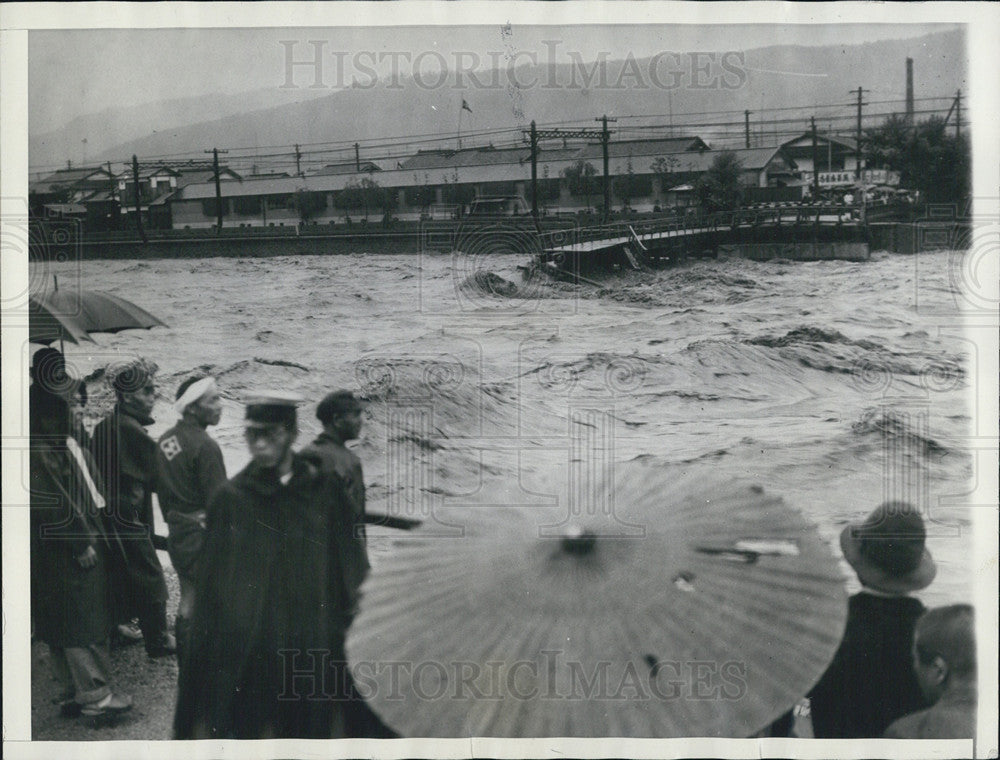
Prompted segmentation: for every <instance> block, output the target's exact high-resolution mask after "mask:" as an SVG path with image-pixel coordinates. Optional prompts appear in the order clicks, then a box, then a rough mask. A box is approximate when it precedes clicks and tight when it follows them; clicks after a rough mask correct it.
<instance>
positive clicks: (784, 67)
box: [31, 30, 968, 171]
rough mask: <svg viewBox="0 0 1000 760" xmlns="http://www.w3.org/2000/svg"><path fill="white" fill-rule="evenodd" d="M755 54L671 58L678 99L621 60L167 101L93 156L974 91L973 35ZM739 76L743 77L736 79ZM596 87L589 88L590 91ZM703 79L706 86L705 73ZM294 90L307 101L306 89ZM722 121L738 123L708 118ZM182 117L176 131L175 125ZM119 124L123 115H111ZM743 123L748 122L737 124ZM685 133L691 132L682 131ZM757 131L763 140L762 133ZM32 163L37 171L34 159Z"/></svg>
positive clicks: (713, 131)
mask: <svg viewBox="0 0 1000 760" xmlns="http://www.w3.org/2000/svg"><path fill="white" fill-rule="evenodd" d="M744 56H745V57H744V61H743V63H742V64H739V62H738V60H735V61H734V60H730V62H729V63H730V70H729V71H726V70H723V69H722V68H720V67H719V65H718V62H716V64H715V65H714V66H713V67H712V68H711V70H710V73H709V74H708V75H707V76H708V77H709V80H710V79H712V78H715V77H717V76H718V77H719V81H720V82H721V81H723V80H724V81H726V82H728V84H729V85H730V86H729V87H706V88H697V87H693V86H691V85H692V84H693V83H694V79H693V77H692V73H691V71H690V69H691V64H690V59H685V60H683V61H682V62H681V64H680V65H679V66H677V65H676V64H671V63H670V61H669V60H668V61H667V62H664V61H660V66H659V68H658V69H657V68H656V67H654V69H653V70H654V71H658V73H659V77H660V81H661V83H662V82H663V81H667V82H669V81H671V80H670V77H671V76H674V77H676V78H677V79H678V81H677V84H678V86H676V87H674V88H671V89H669V90H668V89H667V88H666V87H656V86H651V82H650V79H649V74H648V72H649V71H650V62H649V61H648V60H642V61H638V62H634V61H632V62H626V63H625V64H623V62H621V61H612V62H607V63H606V64H604V65H602V66H598V67H597V68H596V69H595V68H593V67H594V66H595V64H588V66H589V69H588V70H587V71H586V72H581V71H580V70H579V69H573V68H571V67H570V66H569V65H562V66H557V67H555V68H549V67H546V66H531V65H524V66H520V67H518V68H517V69H516V71H515V75H514V77H512V78H513V79H515V80H516V81H517V82H520V83H525V84H527V85H531V84H532V83H536V84H535V85H534V86H523V87H517V86H512V85H510V84H509V82H508V77H507V74H506V73H501V75H500V76H499V77H498V76H496V75H493V74H484V75H482V76H481V77H480V79H481V81H484V82H487V83H490V84H494V83H496V84H497V86H490V87H474V86H471V84H470V82H469V81H468V79H466V80H465V81H464V87H458V86H456V84H455V79H454V75H451V77H450V78H449V80H448V82H447V83H446V84H444V85H443V86H439V87H435V88H428V87H420V86H417V84H415V83H414V82H413V81H412V80H407V79H404V80H402V87H399V88H387V87H385V86H384V85H383V84H382V83H379V84H378V85H377V86H374V87H372V88H362V87H355V88H352V89H346V90H340V91H336V92H332V93H327V94H324V95H322V96H320V97H316V98H314V99H311V100H307V101H304V102H292V103H285V104H281V105H277V106H271V107H266V108H254V107H253V102H252V100H250V99H245V100H244V102H243V105H244V106H246V107H245V108H244V109H242V112H232V113H225V114H223V113H219V112H218V111H216V112H215V114H216V115H214V116H213V118H211V119H204V120H199V121H198V122H197V123H187V124H185V123H184V120H183V119H182V118H181V113H180V112H178V113H171V108H170V105H169V104H163V105H162V107H161V108H158V109H156V112H157V113H159V114H160V115H161V116H162V119H163V127H162V128H158V129H157V130H156V131H153V132H151V133H149V134H146V135H144V136H142V137H140V138H138V139H131V138H130V139H126V140H124V141H122V142H119V143H117V144H115V145H113V146H109V147H108V148H107V149H106V150H102V151H101V152H100V154H99V155H98V151H96V150H94V151H93V152H92V154H91V155H92V157H94V158H100V159H101V160H121V159H123V158H127V157H128V156H130V155H131V154H133V153H136V154H138V155H140V156H156V155H166V154H178V153H195V154H198V153H201V151H203V150H205V149H207V148H211V147H213V146H219V147H228V148H248V149H253V147H254V146H257V145H270V146H273V145H291V144H293V143H299V144H303V145H309V144H311V143H324V142H326V143H330V142H338V141H342V142H345V143H346V142H348V141H353V140H359V141H360V142H361V144H362V156H361V157H362V158H364V157H365V156H364V153H363V148H364V141H365V139H375V138H384V137H394V136H401V135H412V136H416V135H422V134H423V135H425V134H441V133H444V134H449V135H451V134H454V133H455V132H456V129H457V125H458V114H459V109H460V107H461V102H462V100H463V98H464V99H465V100H466V101H467V102H468V104H469V106H470V107H471V108H472V113H471V114H470V113H468V112H466V113H464V114H463V120H462V124H463V131H464V132H465V133H466V134H469V133H470V132H473V131H476V130H487V129H503V128H510V129H515V128H518V127H527V125H528V123H529V122H530V120H531V119H535V120H536V121H537V122H538V123H539V124H544V123H553V122H566V121H581V122H584V121H586V122H590V121H591V120H592V119H593V118H594V117H595V116H599V115H601V114H605V113H606V114H607V115H609V116H634V115H651V116H652V115H656V118H653V119H650V120H649V123H654V122H655V123H659V124H665V123H667V121H668V120H669V119H670V118H671V117H670V115H671V114H672V118H673V123H674V124H676V125H682V124H683V123H684V121H685V120H687V121H689V122H701V123H703V124H704V123H706V122H714V123H717V126H716V127H714V128H712V127H700V128H699V129H698V133H699V134H700V135H701V136H702V137H704V138H705V139H708V140H712V139H713V138H716V137H720V136H721V135H723V134H730V135H731V134H733V133H736V134H741V133H742V111H743V110H744V109H746V110H750V111H753V112H755V113H757V112H760V111H761V110H762V109H763V110H765V111H767V110H769V109H781V108H792V107H797V106H804V107H805V108H803V109H802V110H796V111H789V112H788V113H781V114H778V117H780V118H783V119H788V122H787V123H786V124H785V125H781V126H773V127H771V129H773V130H774V132H775V136H779V135H778V131H779V130H782V133H781V135H780V136H782V137H786V136H787V134H788V133H789V132H794V131H796V130H799V131H801V130H803V129H804V128H805V125H806V122H807V121H808V117H809V115H811V114H812V113H816V114H817V116H818V117H819V118H818V121H820V123H822V120H823V119H824V118H833V117H835V116H838V115H839V116H844V117H850V116H851V115H853V108H852V107H851V103H852V102H853V99H852V96H851V95H850V94H849V90H851V89H852V88H855V87H857V86H858V85H861V86H863V87H864V88H865V90H866V96H865V98H866V101H872V102H873V105H872V106H871V107H870V108H871V111H870V112H872V113H874V112H877V111H878V110H882V111H884V110H886V109H889V108H897V109H898V108H901V106H900V105H899V104H896V105H895V106H888V105H879V104H878V101H887V100H901V99H902V98H903V97H904V94H905V63H904V62H905V59H906V57H907V56H909V57H911V58H913V59H914V80H915V88H914V89H915V96H916V98H917V99H918V103H917V109H918V111H919V109H920V108H921V104H920V103H919V98H921V97H929V96H942V95H952V94H954V92H955V91H956V90H957V89H959V88H962V89H963V90H967V89H968V82H967V76H968V74H967V70H968V66H967V62H966V60H965V53H964V35H963V33H962V32H961V31H960V30H955V31H948V32H941V33H937V34H932V35H927V36H924V37H918V38H913V39H907V40H886V41H879V42H873V43H867V44H863V45H852V46H823V47H802V46H783V45H775V46H772V47H767V48H761V49H756V50H750V51H747V52H746V53H745V54H744ZM672 69H676V73H671V70H672ZM737 69H738V72H737V73H733V72H734V71H735V70H737ZM636 70H638V71H639V72H640V76H639V77H636V76H631V75H630V74H629V72H634V71H636ZM623 72H624V73H623ZM720 75H721V76H720ZM694 76H698V75H694ZM588 78H589V80H590V86H586V84H587V79H588ZM639 79H643V80H645V81H644V82H641V81H639ZM700 81H701V83H704V82H705V81H707V80H706V79H705V76H702V77H701V80H700ZM537 83H555V84H556V86H554V87H542V86H538V85H537ZM291 92H292V94H294V93H302V92H305V89H303V90H296V91H291ZM240 97H243V98H245V97H246V96H230V98H229V99H228V102H230V103H231V102H232V99H233V98H237V99H239V98H240ZM826 104H843V105H842V106H841V107H840V108H837V109H832V110H831V109H829V108H827V109H820V110H818V111H817V110H816V109H813V108H812V106H813V105H826ZM182 110H183V114H184V115H185V116H186V117H187V116H189V115H190V112H191V111H190V108H186V109H182ZM713 112H715V113H718V112H736V114H732V113H730V114H728V115H726V116H718V115H716V116H710V115H704V114H712V113H713ZM686 114H691V116H685V115H686ZM698 114H703V115H701V116H698ZM171 117H172V121H173V123H175V124H176V125H177V126H174V127H168V126H167V124H168V123H169V122H170V121H171ZM109 118H113V117H112V116H111V115H109ZM734 118H735V119H737V120H738V123H733V119H734ZM770 118H775V117H774V115H772V116H771V117H770ZM720 119H721V120H722V121H721V122H720ZM727 120H728V122H727ZM631 123H632V124H634V122H631ZM800 123H801V126H800ZM71 126H72V125H71ZM678 129H679V131H683V127H681V126H679V127H678ZM754 130H755V134H756V127H754ZM63 131H65V130H63ZM76 134H79V132H77V133H76ZM42 137H45V138H46V139H47V143H46V145H45V147H46V148H53V147H55V145H56V144H57V143H56V142H55V138H54V137H53V136H40V137H39V138H38V139H41V138H42ZM769 137H770V133H768V134H765V135H764V137H763V138H762V139H763V140H764V141H765V142H766V141H768V138H769ZM67 139H70V138H67ZM771 142H773V140H771ZM70 144H73V143H72V142H71V143H70ZM78 144H79V139H78V138H77V139H76V145H78ZM425 147H426V146H425ZM36 149H40V147H39V146H37V145H36V140H35V139H33V141H32V150H33V151H34V150H36ZM348 150H349V152H345V153H344V155H343V158H344V159H348V158H349V159H351V160H353V157H354V156H353V148H349V149H348ZM338 157H339V156H337V155H335V154H333V153H331V154H329V155H328V156H326V157H322V159H316V160H331V161H333V160H336V159H337V158H338ZM31 160H32V163H38V161H37V160H36V157H35V155H34V154H33V155H32V157H31ZM261 167H262V168H266V169H272V170H273V169H282V170H286V171H287V170H288V169H289V168H291V167H290V165H289V164H288V159H287V158H272V159H271V161H270V163H269V162H268V160H267V159H263V160H262V161H261Z"/></svg>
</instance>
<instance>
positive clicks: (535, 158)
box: [530, 119, 538, 224]
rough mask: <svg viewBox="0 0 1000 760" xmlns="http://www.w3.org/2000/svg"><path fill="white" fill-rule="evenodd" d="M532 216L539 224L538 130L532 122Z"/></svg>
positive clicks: (533, 121) (532, 121)
mask: <svg viewBox="0 0 1000 760" xmlns="http://www.w3.org/2000/svg"><path fill="white" fill-rule="evenodd" d="M530 139H531V216H532V218H533V219H534V220H535V224H538V130H537V129H536V128H535V120H534V119H532V120H531V138H530Z"/></svg>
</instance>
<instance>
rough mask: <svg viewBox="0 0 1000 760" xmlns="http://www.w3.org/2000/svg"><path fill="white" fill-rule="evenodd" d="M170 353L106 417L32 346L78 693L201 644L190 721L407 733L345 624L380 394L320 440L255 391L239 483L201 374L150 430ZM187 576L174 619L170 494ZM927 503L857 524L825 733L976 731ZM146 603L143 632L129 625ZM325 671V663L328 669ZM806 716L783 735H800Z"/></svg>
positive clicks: (37, 552)
mask: <svg viewBox="0 0 1000 760" xmlns="http://www.w3.org/2000/svg"><path fill="white" fill-rule="evenodd" d="M155 372H156V367H155V365H152V364H151V363H148V362H145V361H142V360H137V361H134V362H131V363H129V364H127V365H125V366H123V367H120V368H118V371H116V372H114V373H113V375H110V376H109V377H108V378H107V379H108V382H109V383H110V386H111V388H112V389H113V390H114V394H115V406H114V408H113V409H112V410H111V412H110V413H109V414H107V415H106V416H105V417H104V418H103V419H102V420H101V421H100V422H99V423H98V424H97V425H96V427H95V428H94V430H93V433H92V434H88V432H87V431H86V430H85V429H84V427H83V426H82V425H80V424H79V422H78V418H79V415H78V414H77V412H78V411H79V408H80V406H81V405H83V404H86V386H85V385H84V384H83V383H81V382H80V381H78V380H75V379H73V378H71V377H69V376H68V374H67V372H66V369H65V363H64V360H63V357H62V354H61V353H60V352H58V351H55V350H54V349H51V348H44V349H40V350H39V351H37V352H36V353H35V354H34V356H33V359H32V367H31V376H32V385H31V387H30V391H29V405H30V420H31V431H30V432H31V464H30V470H31V527H32V531H31V547H30V551H31V601H32V614H33V624H34V632H35V634H36V636H37V637H38V638H39V639H40V640H41V641H43V642H45V643H46V644H47V645H48V647H49V650H50V655H51V663H52V668H53V674H54V675H55V677H56V679H57V680H58V682H59V684H60V687H61V692H60V696H59V710H60V712H61V714H63V715H65V716H80V717H81V719H82V720H84V721H85V722H86V723H88V724H90V725H100V724H102V723H107V722H111V721H113V720H115V719H116V718H117V717H118V716H120V715H122V714H123V713H125V712H127V711H128V710H129V709H130V708H131V704H132V700H131V698H130V697H128V696H127V695H125V694H123V693H121V692H120V691H119V690H118V688H117V687H116V686H115V685H114V679H113V673H112V664H111V659H110V655H109V646H110V638H111V635H112V633H116V634H117V635H118V636H119V637H123V636H124V637H126V638H129V637H131V638H133V639H137V640H141V641H143V643H144V644H145V648H146V651H147V653H148V654H149V656H150V657H166V656H172V655H175V654H178V653H179V654H180V683H179V697H178V704H177V711H176V717H175V727H174V730H175V736H176V737H177V738H227V737H228V738H279V737H312V738H331V737H342V736H347V737H350V736H375V737H391V736H394V735H395V734H394V733H393V732H392V730H391V729H390V728H389V727H387V726H385V725H384V724H382V722H381V721H380V719H379V718H378V716H376V715H375V714H374V713H373V712H372V711H371V710H370V709H369V708H368V707H367V705H366V703H365V702H364V700H363V699H361V698H360V696H359V695H358V693H357V691H356V689H355V688H354V685H353V682H352V678H351V674H350V671H349V669H348V668H347V667H346V656H345V655H344V640H345V636H346V632H347V630H348V628H349V626H350V624H351V622H352V620H353V618H354V615H355V613H356V610H357V607H358V602H359V598H360V596H359V595H360V587H361V583H362V580H363V579H364V577H365V575H366V573H367V571H368V567H369V565H368V559H367V550H366V543H365V541H366V539H365V532H364V524H365V521H366V520H365V518H366V513H365V489H364V479H363V475H362V471H361V463H360V460H359V459H358V458H357V456H356V455H354V454H353V453H352V452H351V451H350V450H349V449H347V448H346V447H345V443H346V442H347V441H350V440H353V439H355V438H357V437H358V435H359V431H360V428H361V412H362V408H363V406H362V404H361V402H359V401H358V400H357V399H356V398H355V397H354V396H353V395H352V394H351V393H349V392H346V391H339V392H334V393H331V394H329V395H328V396H327V397H326V398H324V399H323V401H322V402H321V403H320V404H319V405H318V407H317V410H316V416H317V418H318V420H319V421H320V423H321V424H322V426H323V433H322V434H321V435H320V436H319V437H318V438H317V439H316V440H315V441H313V442H312V443H311V444H309V445H308V446H306V447H304V448H303V449H301V450H294V449H293V448H292V444H293V442H294V441H295V439H296V436H297V433H298V424H297V416H296V407H297V406H298V405H299V403H300V402H301V399H298V398H296V397H294V396H292V395H291V394H287V393H280V392H271V393H265V394H257V395H256V396H253V397H250V398H249V399H248V400H247V404H246V418H245V420H244V428H245V435H246V441H247V446H248V449H249V452H250V455H251V462H250V464H249V465H248V466H247V467H246V468H245V469H244V470H243V471H241V472H240V473H238V474H237V475H236V476H235V477H233V478H230V479H227V475H226V471H225V465H224V464H223V459H222V454H221V451H220V449H219V446H218V444H217V443H216V442H215V441H214V440H213V439H212V438H211V436H209V435H208V433H207V428H208V427H209V426H211V425H215V424H218V422H219V418H220V414H221V403H220V397H219V390H218V388H217V387H216V383H215V380H214V379H213V378H211V377H207V376H206V377H201V376H197V375H196V376H192V377H189V378H187V379H185V380H184V381H183V382H181V383H180V384H179V386H178V388H177V389H176V393H175V402H174V409H175V411H176V412H177V415H178V418H179V419H178V422H177V423H176V425H174V426H173V427H171V428H170V429H169V430H167V431H166V432H165V433H164V434H163V435H162V436H161V437H160V438H159V440H158V441H155V440H153V439H152V438H151V437H150V436H149V435H148V434H147V432H146V426H147V425H149V424H151V423H152V422H153V419H152V417H151V414H152V410H153V405H154V401H155V398H156V388H155V383H154V375H155ZM154 492H155V493H157V494H158V500H159V504H160V508H161V511H162V512H163V518H164V521H165V522H166V524H167V526H168V537H167V541H166V546H165V547H164V546H159V548H165V549H166V550H167V551H168V552H169V554H170V557H171V561H172V564H173V567H174V568H175V570H176V572H177V575H178V577H179V580H180V602H179V607H178V611H177V615H176V618H175V621H174V631H175V632H174V633H171V632H170V631H169V630H168V621H167V612H166V603H167V586H166V583H165V578H164V572H163V567H162V566H161V564H160V560H159V558H158V556H157V548H158V544H157V541H156V539H157V537H156V535H155V532H154V531H153V501H152V497H153V493H154ZM925 544H926V529H925V526H924V522H923V519H922V518H921V516H920V514H919V512H918V511H917V510H915V509H914V508H913V507H912V506H911V505H909V504H907V503H904V502H887V503H884V504H882V505H881V506H879V507H878V508H877V509H876V510H875V511H873V512H872V513H871V514H870V515H869V516H868V517H867V519H865V520H864V521H863V522H860V523H855V524H850V525H848V526H847V527H846V528H844V530H843V532H842V533H841V536H840V545H841V549H842V551H843V556H844V558H845V559H846V560H847V562H848V563H849V564H850V565H851V566H852V567H853V569H854V570H855V572H856V573H857V577H858V580H859V581H860V584H861V586H862V589H861V591H860V592H859V593H857V594H855V595H853V596H852V597H851V598H850V600H849V604H848V614H847V624H846V628H845V631H844V634H843V640H842V642H841V644H840V647H839V649H838V650H837V652H836V654H835V656H834V658H833V660H832V662H831V663H830V665H829V667H828V668H827V670H826V672H825V673H824V674H823V676H822V677H821V678H820V679H819V681H818V682H817V683H816V684H815V685H814V686H813V687H812V689H811V690H810V691H809V693H808V698H809V702H810V711H811V718H812V730H813V735H814V736H815V737H816V738H876V737H890V738H935V739H949V738H971V737H973V736H974V734H975V713H976V698H977V689H976V651H975V639H974V621H973V618H974V615H973V609H972V607H970V606H969V605H965V604H954V605H949V606H945V607H938V608H935V609H931V610H927V609H925V607H924V605H923V604H922V603H921V602H920V601H919V600H918V599H917V598H916V597H915V596H914V595H913V594H914V593H915V592H918V591H920V590H922V589H924V588H926V587H927V586H929V585H930V584H931V582H932V581H933V580H934V577H935V573H936V566H935V563H934V560H933V559H932V557H931V555H930V552H929V551H928V550H927V548H926V545H925ZM132 621H137V625H138V629H139V630H138V632H132V633H131V634H130V633H129V631H130V625H131V623H132ZM290 648H291V649H293V650H294V651H302V652H306V651H308V652H315V651H322V652H325V653H327V654H328V655H329V657H328V658H327V660H324V662H325V663H326V664H325V665H324V667H329V669H330V670H329V673H327V674H326V675H329V676H330V677H331V678H334V677H335V679H336V681H337V684H339V688H338V689H337V690H336V693H337V696H338V697H339V698H338V699H334V700H328V701H324V700H319V701H317V700H310V699H308V698H306V697H300V698H289V697H288V696H287V695H286V694H285V693H284V688H285V681H284V673H283V670H282V668H284V667H286V666H287V663H286V662H285V661H284V660H283V659H282V657H283V655H282V654H281V653H282V652H287V651H290ZM326 675H324V678H325V677H326ZM793 726H794V716H793V714H792V713H791V712H789V713H788V714H786V715H785V716H783V717H782V718H780V719H779V720H778V721H776V722H775V723H774V724H773V725H772V726H771V727H770V728H769V729H767V730H766V732H765V733H767V734H769V735H771V736H787V735H790V734H791V733H792V730H793Z"/></svg>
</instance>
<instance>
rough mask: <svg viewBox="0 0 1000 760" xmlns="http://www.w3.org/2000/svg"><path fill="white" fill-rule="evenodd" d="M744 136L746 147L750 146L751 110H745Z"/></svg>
mask: <svg viewBox="0 0 1000 760" xmlns="http://www.w3.org/2000/svg"><path fill="white" fill-rule="evenodd" d="M743 136H744V138H745V141H746V147H747V148H749V147H750V112H749V111H744V112H743Z"/></svg>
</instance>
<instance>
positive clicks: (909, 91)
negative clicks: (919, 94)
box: [906, 58, 913, 126]
mask: <svg viewBox="0 0 1000 760" xmlns="http://www.w3.org/2000/svg"><path fill="white" fill-rule="evenodd" d="M906 123H907V125H908V126H913V59H912V58H907V59H906Z"/></svg>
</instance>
